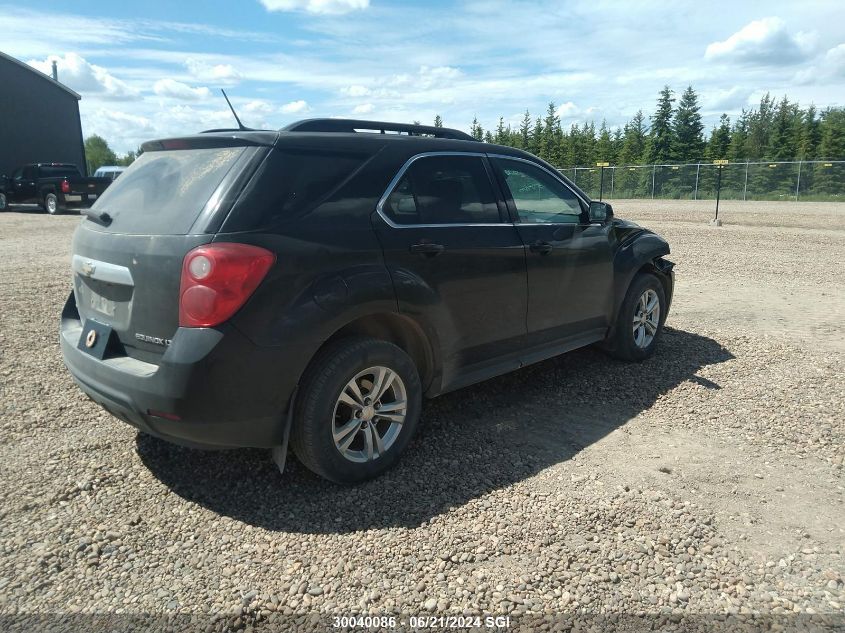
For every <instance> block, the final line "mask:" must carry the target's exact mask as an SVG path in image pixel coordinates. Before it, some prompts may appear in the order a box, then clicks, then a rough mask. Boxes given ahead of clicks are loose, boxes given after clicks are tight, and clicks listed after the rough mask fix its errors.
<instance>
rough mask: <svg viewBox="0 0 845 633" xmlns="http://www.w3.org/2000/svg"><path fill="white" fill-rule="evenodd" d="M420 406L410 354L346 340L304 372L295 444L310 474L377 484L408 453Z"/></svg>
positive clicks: (369, 341) (359, 340)
mask: <svg viewBox="0 0 845 633" xmlns="http://www.w3.org/2000/svg"><path fill="white" fill-rule="evenodd" d="M421 404H422V387H421V384H420V378H419V374H418V372H417V368H416V366H415V365H414V362H413V361H412V360H411V358H410V357H409V356H408V355H407V354H406V353H405V352H403V351H402V350H401V349H400V348H398V347H397V346H396V345H393V344H392V343H388V342H387V341H380V340H376V339H371V338H358V337H355V338H347V339H341V340H339V341H337V342H335V343H333V344H331V345H330V346H329V347H327V348H326V349H325V350H323V351H322V352H320V353H319V354H318V356H317V357H316V358H315V359H314V361H313V362H312V363H311V366H310V367H309V369H308V371H307V372H306V375H305V377H304V379H303V381H302V389H301V391H300V395H299V397H298V398H297V402H296V405H295V409H294V414H295V418H294V422H293V428H292V429H291V445H292V447H293V450H294V453H296V456H297V457H298V458H299V460H300V461H301V462H302V463H303V464H304V465H305V466H306V467H307V468H308V469H310V470H312V471H313V472H315V473H317V474H318V475H320V476H322V477H325V478H326V479H329V480H330V481H333V482H335V483H339V484H354V483H358V482H360V481H364V480H366V479H372V478H373V477H377V476H378V475H381V474H382V473H383V472H385V471H386V470H388V469H389V468H391V467H392V466H393V465H394V464H395V463H396V461H397V460H398V458H399V456H400V455H401V454H402V452H403V451H404V450H405V448H406V447H407V445H408V442H410V440H411V437H413V434H414V431H415V430H416V427H417V422H418V421H419V416H420V408H421Z"/></svg>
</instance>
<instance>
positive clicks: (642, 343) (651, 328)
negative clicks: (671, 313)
mask: <svg viewBox="0 0 845 633" xmlns="http://www.w3.org/2000/svg"><path fill="white" fill-rule="evenodd" d="M659 326H660V299H659V298H658V296H657V293H656V292H655V291H654V290H653V289H651V288H648V289H647V290H646V291H645V292H644V293H643V294H642V295H640V298H639V300H638V301H637V304H636V307H635V308H634V325H633V328H634V344H635V345H636V346H637V347H639V348H640V349H645V348H646V347H648V346H649V345H651V342H652V341H653V340H654V337H655V335H656V334H657V328H658V327H659Z"/></svg>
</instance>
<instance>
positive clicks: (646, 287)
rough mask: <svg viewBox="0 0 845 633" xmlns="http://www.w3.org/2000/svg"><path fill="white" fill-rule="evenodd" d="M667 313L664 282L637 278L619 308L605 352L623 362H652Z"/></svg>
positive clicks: (647, 275) (648, 276)
mask: <svg viewBox="0 0 845 633" xmlns="http://www.w3.org/2000/svg"><path fill="white" fill-rule="evenodd" d="M667 312H668V306H667V305H666V293H665V292H664V290H663V284H661V283H660V280H659V279H658V278H657V277H655V276H654V275H652V274H651V273H642V274H639V275H637V276H636V277H634V280H633V281H632V282H631V285H630V287H629V288H628V292H627V294H626V295H625V300H624V301H623V302H622V306H621V307H620V308H619V315H618V316H617V318H616V325H615V326H614V328H613V333H612V334H611V336H610V338H609V339H608V340H607V341H606V342H605V349H606V350H607V351H608V353H610V355H611V356H614V357H616V358H619V359H621V360H627V361H636V362H639V361H642V360H645V359H646V358H649V357H650V356H651V355H652V354H654V351H655V349H656V348H657V342H658V340H659V339H660V334H661V333H662V332H663V322H664V321H665V320H666V314H667Z"/></svg>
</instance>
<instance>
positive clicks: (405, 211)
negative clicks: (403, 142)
mask: <svg viewBox="0 0 845 633" xmlns="http://www.w3.org/2000/svg"><path fill="white" fill-rule="evenodd" d="M383 211H384V213H385V214H386V215H387V216H388V217H389V218H390V219H391V220H392V221H393V222H395V223H396V224H497V223H499V222H501V219H500V218H499V209H498V207H497V205H496V197H495V195H494V193H493V186H492V185H491V184H490V178H489V177H488V175H487V170H486V169H485V167H484V163H483V162H482V160H481V158H480V157H477V156H424V157H423V158H419V159H417V160H415V161H414V162H413V163H411V166H410V167H408V169H407V170H406V171H405V173H404V175H403V176H402V179H401V180H400V181H399V183H398V184H397V185H396V187H394V189H393V191H392V192H391V193H390V195H389V196H388V198H387V200H386V202H385V204H384V207H383Z"/></svg>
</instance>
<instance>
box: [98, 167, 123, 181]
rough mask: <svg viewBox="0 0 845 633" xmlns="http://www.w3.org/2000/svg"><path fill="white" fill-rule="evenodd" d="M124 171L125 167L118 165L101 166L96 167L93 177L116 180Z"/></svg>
mask: <svg viewBox="0 0 845 633" xmlns="http://www.w3.org/2000/svg"><path fill="white" fill-rule="evenodd" d="M125 171H126V167H121V166H119V165H103V166H102V167H97V171H95V172H94V177H95V178H108V179H109V180H117V177H118V176H120V174H122V173H123V172H125Z"/></svg>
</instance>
